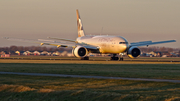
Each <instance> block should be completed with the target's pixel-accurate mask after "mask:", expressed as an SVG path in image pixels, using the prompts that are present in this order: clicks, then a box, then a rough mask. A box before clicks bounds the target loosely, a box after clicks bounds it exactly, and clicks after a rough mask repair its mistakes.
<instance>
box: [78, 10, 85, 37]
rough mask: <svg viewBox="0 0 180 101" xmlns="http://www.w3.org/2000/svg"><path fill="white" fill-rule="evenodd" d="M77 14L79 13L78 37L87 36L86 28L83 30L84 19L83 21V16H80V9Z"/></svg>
mask: <svg viewBox="0 0 180 101" xmlns="http://www.w3.org/2000/svg"><path fill="white" fill-rule="evenodd" d="M76 15H77V27H78V37H82V36H85V34H84V30H83V25H82V21H81V18H80V15H79V11H78V10H76Z"/></svg>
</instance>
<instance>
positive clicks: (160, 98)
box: [0, 75, 180, 101]
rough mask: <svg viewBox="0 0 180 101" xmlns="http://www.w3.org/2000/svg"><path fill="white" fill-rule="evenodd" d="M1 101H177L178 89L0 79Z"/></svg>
mask: <svg viewBox="0 0 180 101" xmlns="http://www.w3.org/2000/svg"><path fill="white" fill-rule="evenodd" d="M0 100H1V101H24V100H25V101H32V100H33V101H100V100H101V101H112V100H114V101H118V100H121V101H136V100H139V101H140V100H145V101H152V100H153V101H171V100H173V101H178V100H180V85H179V84H176V83H157V82H142V81H125V80H103V79H81V78H59V77H38V76H17V75H0Z"/></svg>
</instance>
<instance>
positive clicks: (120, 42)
mask: <svg viewBox="0 0 180 101" xmlns="http://www.w3.org/2000/svg"><path fill="white" fill-rule="evenodd" d="M119 44H128V42H119Z"/></svg>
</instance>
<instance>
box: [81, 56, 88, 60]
mask: <svg viewBox="0 0 180 101" xmlns="http://www.w3.org/2000/svg"><path fill="white" fill-rule="evenodd" d="M81 60H89V57H88V56H86V57H82V58H81Z"/></svg>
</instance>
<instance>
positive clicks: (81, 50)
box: [72, 46, 88, 57]
mask: <svg viewBox="0 0 180 101" xmlns="http://www.w3.org/2000/svg"><path fill="white" fill-rule="evenodd" d="M72 53H73V54H74V56H75V57H85V56H87V54H88V50H87V49H86V48H85V47H82V46H77V47H76V48H74V49H73V50H72Z"/></svg>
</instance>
